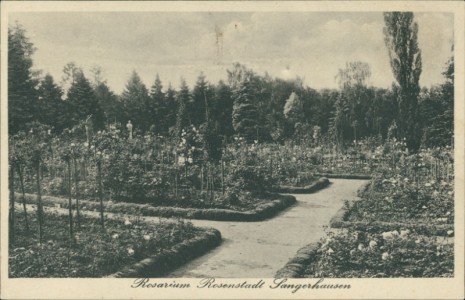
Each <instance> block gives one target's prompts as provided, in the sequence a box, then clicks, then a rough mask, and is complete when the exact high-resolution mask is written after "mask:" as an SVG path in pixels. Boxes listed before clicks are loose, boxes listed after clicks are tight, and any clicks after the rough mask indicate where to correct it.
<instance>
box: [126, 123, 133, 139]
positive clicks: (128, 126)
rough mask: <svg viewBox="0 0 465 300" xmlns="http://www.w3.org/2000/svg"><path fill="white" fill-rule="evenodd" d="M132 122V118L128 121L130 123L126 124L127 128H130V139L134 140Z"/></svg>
mask: <svg viewBox="0 0 465 300" xmlns="http://www.w3.org/2000/svg"><path fill="white" fill-rule="evenodd" d="M132 127H133V126H132V124H131V120H129V121H128V124H126V128H127V129H128V131H129V139H130V140H132Z"/></svg>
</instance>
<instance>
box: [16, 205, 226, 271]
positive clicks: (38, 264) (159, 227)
mask: <svg viewBox="0 0 465 300" xmlns="http://www.w3.org/2000/svg"><path fill="white" fill-rule="evenodd" d="M15 217H16V220H17V223H16V224H17V225H16V227H15V239H14V240H13V241H12V240H10V244H9V276H10V277H13V278H30V277H42V278H50V277H102V276H107V275H109V274H112V273H115V272H117V271H119V270H121V269H122V268H124V267H125V266H128V265H132V264H134V263H136V262H138V261H140V260H142V259H144V258H147V257H150V256H153V255H164V254H165V253H167V252H170V251H171V252H170V253H177V255H178V256H179V255H182V256H184V255H185V254H186V253H187V252H191V254H190V255H188V256H186V257H185V259H180V260H179V261H177V263H182V262H184V261H186V259H190V258H193V257H194V256H196V255H200V254H202V253H204V252H205V251H207V250H209V249H210V248H212V247H214V246H216V245H218V243H219V241H220V240H221V236H220V235H219V232H217V231H215V232H214V233H213V232H212V230H205V229H201V228H196V227H194V226H192V224H191V223H189V222H184V221H177V222H160V223H157V224H153V225H152V224H148V223H144V222H141V221H140V220H139V219H133V220H128V219H126V220H123V219H122V220H106V222H105V230H102V227H101V225H100V223H99V220H98V219H96V218H88V217H82V216H81V230H78V231H76V232H75V243H71V242H70V239H69V233H68V231H67V226H66V225H65V224H67V222H68V219H67V216H64V215H58V214H54V213H47V214H46V215H45V227H44V233H45V236H44V242H43V243H42V244H39V243H38V239H37V237H36V232H37V230H36V229H37V218H36V214H31V213H30V214H28V219H29V226H30V231H29V232H27V231H26V229H25V226H24V215H23V214H22V213H21V214H20V213H16V216H15ZM201 244H202V245H201ZM193 246H194V247H193ZM191 247H193V248H191ZM173 257H175V256H173ZM170 266H173V265H172V264H171V265H170V264H166V265H164V266H163V267H160V266H157V270H154V272H155V273H156V272H159V271H166V270H167V269H168V268H169V267H170ZM147 271H148V270H147Z"/></svg>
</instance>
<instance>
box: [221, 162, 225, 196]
mask: <svg viewBox="0 0 465 300" xmlns="http://www.w3.org/2000/svg"><path fill="white" fill-rule="evenodd" d="M221 192H222V193H223V195H224V161H223V159H221Z"/></svg>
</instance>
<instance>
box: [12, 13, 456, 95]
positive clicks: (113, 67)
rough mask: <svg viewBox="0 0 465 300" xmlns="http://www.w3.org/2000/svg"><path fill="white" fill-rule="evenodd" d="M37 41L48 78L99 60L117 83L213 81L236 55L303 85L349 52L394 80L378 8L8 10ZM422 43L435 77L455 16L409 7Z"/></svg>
mask: <svg viewBox="0 0 465 300" xmlns="http://www.w3.org/2000/svg"><path fill="white" fill-rule="evenodd" d="M9 17H10V19H9V22H10V24H12V23H14V22H15V21H18V22H19V23H20V24H21V25H23V26H24V28H25V29H26V30H27V32H28V36H29V37H30V39H31V41H32V42H33V43H34V45H35V46H36V47H37V51H36V53H35V54H34V56H33V59H34V68H36V69H40V70H43V72H44V74H45V73H50V74H51V75H52V76H53V77H54V78H55V80H56V81H60V80H61V77H62V70H63V66H64V65H65V64H66V63H68V62H71V61H74V62H75V63H76V64H77V65H78V66H81V67H82V68H83V69H84V71H85V73H86V75H90V73H89V69H90V68H91V67H92V66H93V65H99V66H101V67H102V69H103V76H104V78H106V80H107V82H108V84H109V86H110V87H111V88H112V89H113V90H114V91H115V92H116V93H120V92H121V91H122V90H123V89H124V86H125V83H126V82H127V79H128V77H129V75H130V74H131V72H132V71H133V70H136V71H137V72H138V73H139V75H140V76H141V77H142V80H143V81H144V82H145V84H146V85H147V86H148V87H150V86H151V85H152V83H153V81H154V79H155V75H156V74H157V73H158V74H159V75H160V78H161V80H162V82H163V84H164V85H165V86H167V85H168V82H171V83H172V84H173V86H174V87H176V88H177V87H178V85H179V82H180V78H181V76H183V77H184V78H185V79H186V80H187V83H188V84H189V85H190V86H192V85H193V84H194V83H195V80H196V78H197V76H198V75H199V73H200V72H201V71H203V72H204V74H205V75H206V77H207V80H209V81H211V82H213V83H216V82H217V81H218V80H220V79H226V70H227V69H228V68H231V66H232V63H233V62H240V63H242V64H245V65H246V66H248V67H249V68H252V69H253V70H254V71H255V72H256V73H258V74H261V75H263V74H264V73H265V72H268V73H269V74H270V75H271V76H273V77H281V78H294V77H295V76H300V77H303V78H304V82H305V84H307V85H308V86H310V87H313V88H316V89H320V88H334V87H336V86H337V84H336V81H335V75H336V74H337V71H338V69H339V68H343V67H344V66H345V63H346V62H349V61H357V60H360V61H364V62H367V63H369V65H370V67H371V71H372V77H371V80H370V84H372V85H374V86H378V87H389V86H390V85H391V83H392V82H393V80H394V78H393V76H392V72H391V68H390V65H389V60H388V55H387V50H386V47H385V45H384V40H383V32H382V29H383V15H382V13H341V12H338V13H321V12H315V13H314V12H302V13H299V12H290V13H287V12H280V13H274V12H259V13H193V12H188V13H185V12H163V13H157V12H147V13H139V12H136V13H127V12H124V13H121V12H120V13H101V12H98V13H76V12H69V13H56V12H55V13H16V14H10V16H9ZM415 19H416V21H417V22H418V25H419V46H420V49H421V50H422V57H423V72H422V74H421V78H420V84H421V85H422V86H427V87H429V86H431V85H432V84H437V83H441V82H443V76H442V74H441V73H442V71H443V69H444V65H445V63H446V61H447V59H448V58H449V57H450V56H451V45H452V42H453V16H452V15H451V14H441V13H422V14H420V13H415Z"/></svg>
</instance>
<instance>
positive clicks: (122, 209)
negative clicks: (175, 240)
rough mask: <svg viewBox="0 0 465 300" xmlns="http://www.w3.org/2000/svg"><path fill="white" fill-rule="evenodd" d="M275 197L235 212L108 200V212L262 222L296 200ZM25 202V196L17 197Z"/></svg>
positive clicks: (85, 203)
mask: <svg viewBox="0 0 465 300" xmlns="http://www.w3.org/2000/svg"><path fill="white" fill-rule="evenodd" d="M273 197H274V199H273V200H268V201H266V202H265V201H263V202H261V203H259V204H258V205H257V206H256V207H255V208H254V209H252V210H248V211H234V210H229V209H197V208H178V207H154V206H150V205H148V204H135V203H125V202H120V203H113V202H110V201H105V204H104V205H105V211H106V212H111V213H122V214H129V215H136V216H159V217H166V218H169V217H184V218H189V219H206V220H217V221H261V220H264V219H266V218H270V217H272V216H274V215H276V214H277V213H279V212H281V211H282V210H284V209H286V208H288V207H289V206H291V205H292V204H294V203H295V202H296V199H295V197H293V196H290V195H279V194H274V195H273ZM16 198H17V200H18V201H21V199H22V196H20V195H19V194H18V197H16ZM25 199H26V203H29V204H35V203H36V196H35V195H33V194H26V197H25ZM42 202H43V204H44V205H46V206H55V205H59V206H60V207H62V208H68V199H65V198H59V197H52V196H43V197H42ZM80 205H81V209H84V210H93V211H95V210H98V209H99V208H100V204H99V203H98V202H97V201H90V200H80Z"/></svg>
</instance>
